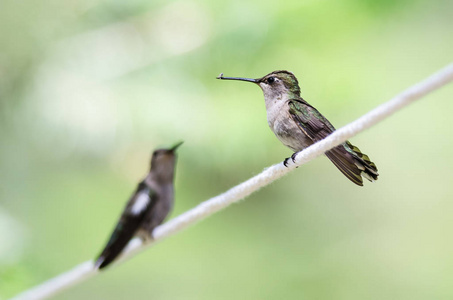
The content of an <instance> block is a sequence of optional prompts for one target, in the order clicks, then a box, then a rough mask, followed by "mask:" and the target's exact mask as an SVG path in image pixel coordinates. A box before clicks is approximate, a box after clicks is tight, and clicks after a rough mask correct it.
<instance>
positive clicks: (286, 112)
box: [217, 70, 379, 186]
mask: <svg viewBox="0 0 453 300" xmlns="http://www.w3.org/2000/svg"><path fill="white" fill-rule="evenodd" d="M217 79H226V80H241V81H248V82H253V83H256V84H258V85H259V86H260V88H261V89H262V90H263V93H264V101H265V104H266V111H267V123H268V124H269V127H270V128H271V130H272V131H273V132H274V134H275V135H276V136H277V138H278V139H279V140H280V141H281V142H282V143H283V144H284V145H285V146H287V147H289V148H291V149H292V150H293V151H295V153H294V154H293V155H292V156H291V159H292V160H293V161H294V158H295V155H296V154H297V152H299V151H301V150H303V149H305V148H306V147H308V146H310V145H311V144H313V143H315V142H317V141H319V140H322V139H324V138H325V137H326V136H328V135H329V134H331V133H332V132H334V131H335V128H334V127H333V126H332V124H330V122H329V121H328V120H327V119H326V118H325V117H324V116H323V115H322V114H321V113H320V112H319V111H318V110H317V109H316V108H314V107H313V106H311V105H310V104H308V103H307V101H305V100H304V99H303V98H302V97H301V96H300V88H299V82H298V81H297V78H296V76H294V74H293V73H291V72H288V71H284V70H283V71H274V72H272V73H269V74H267V75H266V76H264V77H261V78H258V79H251V78H240V77H224V76H223V73H222V74H220V76H219V77H217ZM325 154H326V156H327V157H328V158H329V159H330V160H331V161H332V162H333V164H334V165H335V166H336V167H337V168H338V169H339V170H340V171H341V172H342V173H343V174H344V175H345V176H346V177H347V178H349V180H351V181H352V182H354V183H355V184H357V185H360V186H362V185H363V181H362V176H363V177H365V178H366V179H368V180H369V181H374V180H377V178H378V176H379V174H378V172H377V168H376V165H375V164H374V163H373V162H371V161H370V159H369V158H368V156H367V155H365V154H363V153H362V152H360V150H359V148H357V147H356V146H354V145H352V144H351V143H350V142H349V141H346V142H345V143H343V144H341V145H339V146H337V147H335V148H333V149H331V150H329V151H327V152H326V153H325ZM288 159H289V158H287V159H285V161H284V162H283V163H284V165H285V166H287V163H288Z"/></svg>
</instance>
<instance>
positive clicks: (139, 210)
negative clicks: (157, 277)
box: [95, 142, 182, 269]
mask: <svg viewBox="0 0 453 300" xmlns="http://www.w3.org/2000/svg"><path fill="white" fill-rule="evenodd" d="M181 144H182V142H180V143H178V144H176V145H174V146H173V147H172V148H170V149H158V150H155V151H154V152H153V155H152V157H151V170H150V171H149V173H148V175H147V176H146V177H145V179H143V181H142V182H140V183H139V184H138V186H137V189H136V190H135V192H134V194H133V195H132V196H131V198H130V199H129V202H128V203H127V205H126V207H125V208H124V211H123V213H122V215H121V217H120V220H119V221H118V224H117V225H116V227H115V229H114V231H113V233H112V235H111V237H110V240H109V241H108V243H107V245H106V246H105V248H104V250H103V251H102V253H101V255H100V256H99V258H98V259H97V260H96V263H95V268H99V269H102V268H105V267H106V266H107V265H108V264H110V263H111V262H112V261H113V260H115V258H116V257H117V256H118V255H119V254H120V253H121V251H123V249H124V248H125V247H126V245H127V244H128V242H129V241H130V240H131V239H132V238H133V237H134V236H138V237H140V238H141V239H142V240H144V241H149V240H151V239H152V238H153V237H152V233H153V230H154V228H155V227H157V226H158V225H160V224H161V223H162V222H163V221H164V219H165V218H166V217H167V215H168V213H169V212H170V210H171V209H172V207H173V194H174V193H173V178H174V174H175V164H176V153H175V151H176V149H177V148H178V147H179V146H180V145H181Z"/></svg>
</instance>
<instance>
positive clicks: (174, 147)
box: [169, 141, 184, 152]
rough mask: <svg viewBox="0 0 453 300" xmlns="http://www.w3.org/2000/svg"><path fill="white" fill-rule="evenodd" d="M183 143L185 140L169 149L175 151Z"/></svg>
mask: <svg viewBox="0 0 453 300" xmlns="http://www.w3.org/2000/svg"><path fill="white" fill-rule="evenodd" d="M183 143H184V141H181V142H179V143H176V144H175V145H174V146H173V147H171V148H170V149H169V151H171V152H175V151H176V149H178V148H179V146H181V145H182V144H183Z"/></svg>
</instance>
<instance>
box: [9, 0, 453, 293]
mask: <svg viewBox="0 0 453 300" xmlns="http://www.w3.org/2000/svg"><path fill="white" fill-rule="evenodd" d="M452 15H453V2H452V1H409V0H406V1H389V0H386V1H373V0H366V1H363V0H346V1H310V0H308V1H267V2H263V1H248V2H245V1H239V0H235V1H222V2H220V1H219V2H213V1H206V0H205V1H202V0H200V1H198V0H191V1H144V0H133V1H127V2H126V1H115V0H106V1H96V0H94V1H83V0H82V1H57V0H44V1H39V2H36V1H30V0H25V1H13V0H2V1H1V2H0V170H1V172H0V298H2V299H5V298H8V297H10V296H13V295H15V294H16V293H18V292H20V291H22V290H24V289H27V288H29V287H31V286H33V285H36V284H39V283H41V282H42V281H44V280H46V279H49V278H51V277H53V276H55V275H57V274H59V273H61V272H63V271H66V270H67V269H69V268H71V267H73V266H75V265H76V264H78V263H80V262H83V261H85V260H87V259H91V258H94V257H95V256H96V255H97V254H98V253H99V252H100V250H101V248H102V247H103V246H104V244H105V242H106V240H107V238H108V236H109V234H110V233H111V230H112V228H113V226H114V223H115V222H116V220H117V218H118V216H119V214H120V212H121V209H122V208H123V206H124V203H125V201H126V200H127V199H128V197H129V195H130V194H131V193H132V191H133V189H134V188H135V185H136V183H137V182H138V181H139V180H140V179H141V178H142V177H143V176H144V175H145V173H146V172H147V170H148V164H149V159H150V154H151V151H152V149H154V148H156V147H159V146H165V145H171V144H172V143H174V142H175V141H178V140H181V139H182V140H184V141H185V144H184V146H183V147H181V149H180V151H179V153H180V155H179V160H178V166H177V176H176V206H175V209H174V211H173V213H172V216H175V215H178V214H180V213H182V212H184V211H186V210H188V209H190V208H192V207H194V206H195V205H197V204H198V203H200V202H201V201H204V200H206V199H208V198H210V197H212V196H215V195H217V194H219V193H221V192H224V191H225V190H227V189H228V188H230V187H232V186H234V185H236V184H238V183H240V182H242V181H243V180H246V179H248V178H249V177H251V176H253V175H255V174H258V173H259V172H260V171H262V170H263V168H265V167H267V166H269V165H271V164H275V163H278V162H280V161H281V160H282V159H283V158H285V157H287V156H289V155H290V154H291V152H290V151H289V150H288V149H287V148H285V147H284V146H283V145H281V144H280V142H279V141H278V140H277V139H276V138H275V136H274V135H273V133H272V132H271V131H270V130H269V128H268V126H267V121H266V113H265V108H264V100H263V96H262V92H261V91H260V89H259V88H258V87H256V86H254V85H251V84H245V83H241V82H221V81H219V80H215V77H216V76H217V75H218V74H219V73H220V72H223V73H225V76H247V77H254V78H256V77H261V76H263V75H265V74H267V73H269V72H271V71H273V70H278V69H287V70H290V71H292V72H294V73H295V74H296V76H297V77H298V78H299V82H300V84H301V89H302V96H303V97H304V98H305V99H306V100H307V101H309V102H310V103H311V104H312V105H314V106H315V107H317V108H318V109H319V110H320V111H321V112H322V113H324V114H325V115H326V116H327V117H328V118H329V119H330V121H331V122H332V123H333V124H334V125H335V126H336V127H341V126H343V125H345V124H347V123H348V122H350V121H352V120H354V119H356V118H358V117H359V116H361V115H362V114H364V113H366V112H367V111H369V110H370V109H372V108H374V107H376V106H377V105H379V104H380V103H382V102H384V101H386V100H388V99H390V98H391V97H392V96H394V95H395V94H397V93H398V92H400V91H402V90H403V89H404V88H406V87H408V86H410V85H412V84H414V83H415V82H417V81H419V80H421V79H423V78H425V77H426V76H428V75H429V74H431V73H433V72H434V71H436V70H437V69H439V68H441V67H443V66H444V65H446V64H447V63H450V62H451V60H452V57H453V55H452V54H453V34H452V32H453V24H452V23H453V22H452ZM452 98H453V86H452V85H450V86H447V87H445V88H443V89H442V90H439V91H436V92H434V93H433V94H431V95H429V96H427V97H426V98H425V99H423V100H422V101H420V102H418V103H415V104H413V105H412V106H410V107H407V108H406V109H404V110H403V111H401V112H399V113H397V114H396V115H395V116H393V117H391V118H390V119H387V120H386V121H384V122H383V123H381V124H379V125H377V126H375V127H373V128H371V129H369V130H368V131H366V132H364V133H362V134H360V135H359V136H357V137H355V138H353V139H352V142H353V143H354V144H356V145H357V146H359V147H360V148H361V149H362V150H363V151H364V152H365V153H367V154H368V155H369V156H370V157H371V159H372V160H373V161H375V162H376V164H377V166H378V168H379V171H380V174H381V176H380V179H379V181H378V182H376V183H373V184H370V183H368V182H366V183H365V187H363V188H359V187H357V186H355V185H354V184H352V183H351V182H349V181H348V180H347V179H346V178H345V177H344V176H343V175H342V174H341V173H340V172H339V171H338V170H337V169H336V168H335V167H334V166H333V164H331V163H330V162H329V161H328V159H326V158H325V157H321V158H318V159H316V160H315V161H312V162H310V163H309V164H307V165H304V166H303V167H300V168H299V169H297V170H295V171H294V172H292V173H291V174H290V175H289V176H286V177H285V178H283V179H282V180H279V181H278V182H275V183H273V184H272V185H270V186H268V187H266V188H264V189H263V190H261V191H259V192H257V193H255V194H254V195H252V196H251V197H249V198H248V199H247V200H246V201H244V202H241V203H239V204H236V205H233V206H232V207H229V208H228V209H226V210H224V211H222V212H221V213H219V214H216V215H215V216H213V217H210V218H209V219H207V220H205V221H203V222H201V223H199V224H197V225H196V226H194V227H191V228H189V229H187V230H185V231H184V232H182V233H180V234H178V235H176V236H174V237H171V238H169V239H168V240H166V241H165V242H163V243H160V244H159V245H157V246H156V247H153V248H151V249H149V250H148V251H146V252H143V253H141V254H140V255H138V256H136V257H134V258H133V259H131V260H130V261H128V262H126V263H124V264H122V265H120V266H118V267H115V268H111V269H109V270H108V271H107V272H105V273H103V274H101V276H97V277H95V278H92V279H91V280H89V281H88V282H85V283H83V284H81V285H79V286H77V287H75V288H72V289H70V290H68V291H66V292H64V293H62V294H61V295H59V296H57V297H55V299H131V298H137V299H452V298H453V287H452V284H451V282H452V280H451V279H452V278H453V255H452V253H453V241H452V234H451V231H452V230H453V217H452V215H453V201H452V200H453V188H452V186H451V184H452V182H453V174H452V168H453V159H452V148H453V137H452V134H451V131H452V129H451V128H452V123H451V115H452V112H453V101H452V100H453V99H452Z"/></svg>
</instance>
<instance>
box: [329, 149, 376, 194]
mask: <svg viewBox="0 0 453 300" xmlns="http://www.w3.org/2000/svg"><path fill="white" fill-rule="evenodd" d="M326 156H327V157H328V158H329V159H330V160H331V161H332V163H333V164H334V165H335V166H336V167H337V168H338V169H339V170H340V171H341V172H342V173H343V174H344V175H345V176H346V177H347V178H348V179H349V180H351V181H352V182H354V183H355V184H357V185H359V186H363V180H362V176H363V177H364V178H366V179H368V180H369V181H374V180H377V179H378V176H379V174H378V172H377V168H376V165H375V164H374V163H373V162H371V161H370V158H369V157H368V156H367V155H366V154H363V153H362V152H361V151H360V149H359V148H357V147H356V146H354V145H352V144H351V143H350V142H346V143H344V144H342V145H339V146H337V147H335V148H333V149H331V150H329V151H327V152H326Z"/></svg>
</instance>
